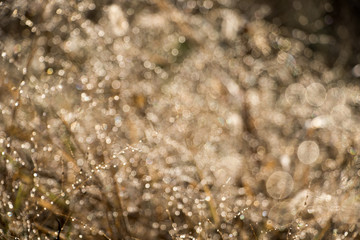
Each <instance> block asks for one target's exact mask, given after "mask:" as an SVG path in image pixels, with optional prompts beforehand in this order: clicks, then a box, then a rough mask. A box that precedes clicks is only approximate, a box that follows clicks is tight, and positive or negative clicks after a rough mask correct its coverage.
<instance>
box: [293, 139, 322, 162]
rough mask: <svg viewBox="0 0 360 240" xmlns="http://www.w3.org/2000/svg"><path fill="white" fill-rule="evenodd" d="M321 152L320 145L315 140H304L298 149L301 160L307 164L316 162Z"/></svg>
mask: <svg viewBox="0 0 360 240" xmlns="http://www.w3.org/2000/svg"><path fill="white" fill-rule="evenodd" d="M319 154H320V150H319V146H318V145H317V143H316V142H314V141H303V142H302V143H301V144H300V145H299V147H298V150H297V156H298V158H299V160H300V161H301V162H303V163H305V164H311V163H313V162H315V161H316V160H317V159H318V157H319Z"/></svg>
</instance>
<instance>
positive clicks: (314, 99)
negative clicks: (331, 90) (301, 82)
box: [306, 83, 326, 107]
mask: <svg viewBox="0 0 360 240" xmlns="http://www.w3.org/2000/svg"><path fill="white" fill-rule="evenodd" d="M325 99H326V89H325V87H324V86H323V85H322V84H321V83H312V84H310V85H309V86H308V87H307V88H306V100H307V102H308V103H309V104H310V105H313V106H316V107H318V106H321V105H322V104H323V103H324V102H325Z"/></svg>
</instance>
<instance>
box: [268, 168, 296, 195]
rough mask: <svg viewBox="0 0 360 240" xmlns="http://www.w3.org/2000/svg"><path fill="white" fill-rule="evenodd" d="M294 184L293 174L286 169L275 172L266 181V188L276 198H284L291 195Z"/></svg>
mask: <svg viewBox="0 0 360 240" xmlns="http://www.w3.org/2000/svg"><path fill="white" fill-rule="evenodd" d="M293 186H294V181H293V178H292V176H291V175H290V174H289V173H287V172H284V171H277V172H274V173H273V174H271V175H270V177H269V178H268V180H267V181H266V190H267V192H268V193H269V195H270V196H271V197H272V198H275V199H283V198H286V197H287V196H289V195H290V193H291V192H292V190H293Z"/></svg>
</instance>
